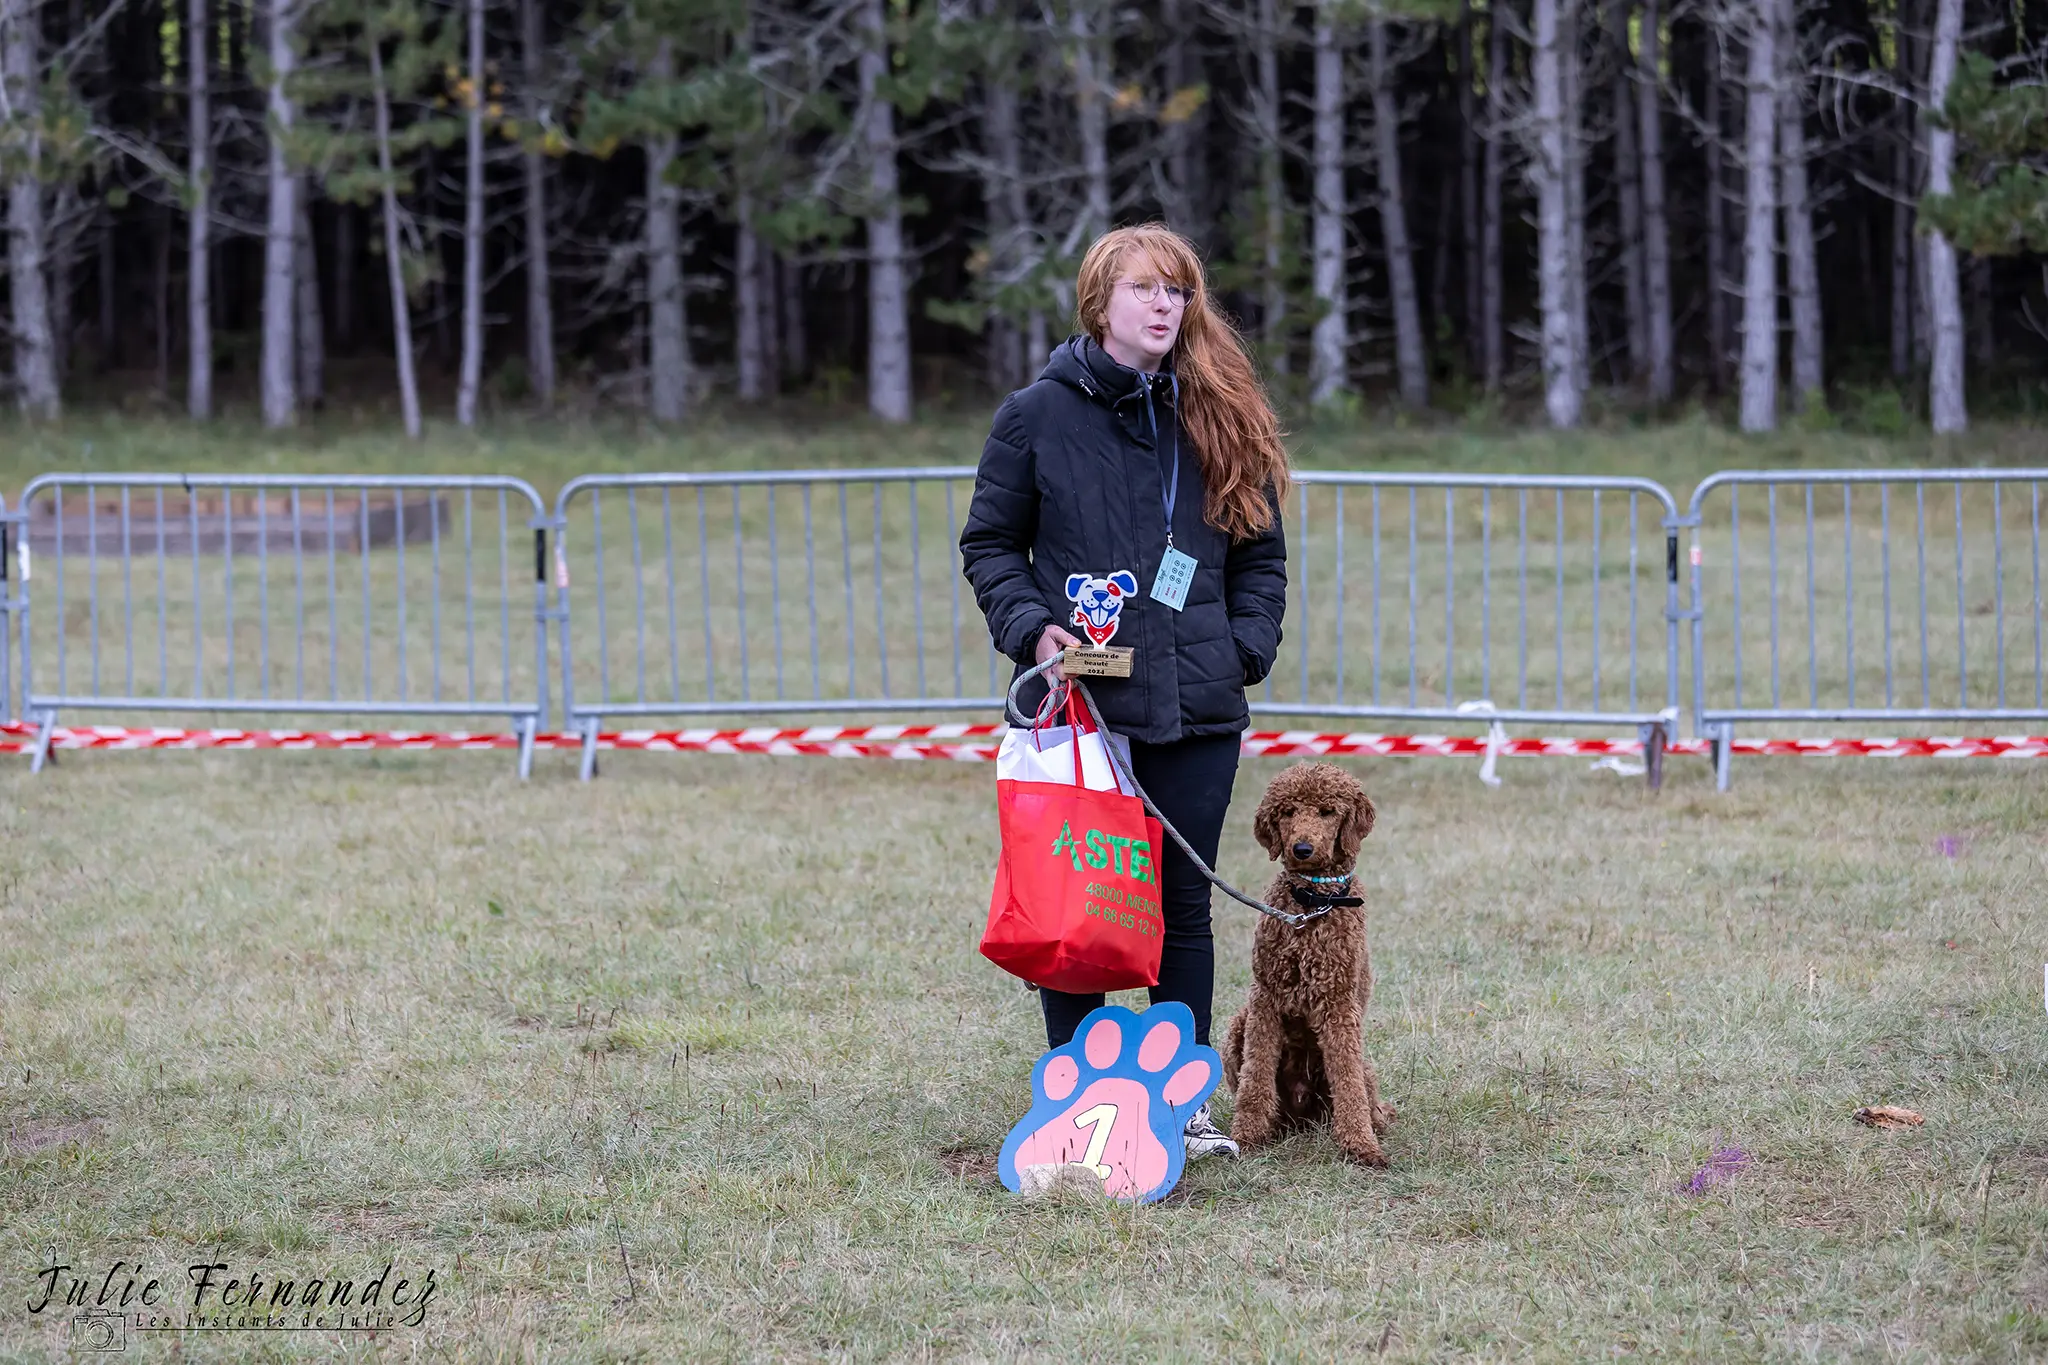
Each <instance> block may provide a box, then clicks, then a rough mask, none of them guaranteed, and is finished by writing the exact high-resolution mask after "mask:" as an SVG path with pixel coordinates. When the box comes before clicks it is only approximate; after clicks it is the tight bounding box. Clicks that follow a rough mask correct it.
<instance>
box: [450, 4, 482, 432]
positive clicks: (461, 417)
mask: <svg viewBox="0 0 2048 1365" xmlns="http://www.w3.org/2000/svg"><path fill="white" fill-rule="evenodd" d="M467 9H468V11H469V120H468V123H469V127H468V133H469V142H468V147H467V151H468V156H467V158H466V159H465V162H464V165H463V181H462V374H461V378H460V379H459V381H458V382H457V385H456V389H455V420H456V422H457V423H458V424H459V425H462V426H465V427H473V426H475V425H476V404H477V391H478V390H479V389H481V388H482V387H483V378H484V104H485V102H486V101H487V100H488V98H489V85H488V82H489V80H490V76H489V73H487V72H486V71H485V70H484V0H467Z"/></svg>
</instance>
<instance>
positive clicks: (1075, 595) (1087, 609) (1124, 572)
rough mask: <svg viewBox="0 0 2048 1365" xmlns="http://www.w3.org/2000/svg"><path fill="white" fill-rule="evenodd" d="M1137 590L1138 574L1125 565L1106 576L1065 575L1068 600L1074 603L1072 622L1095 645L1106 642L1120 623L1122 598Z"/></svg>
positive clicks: (1101, 644)
mask: <svg viewBox="0 0 2048 1365" xmlns="http://www.w3.org/2000/svg"><path fill="white" fill-rule="evenodd" d="M1137 594H1138V578H1137V575H1136V574H1133V573H1132V572H1130V570H1128V569H1118V570H1117V571H1116V572H1114V573H1112V574H1110V575H1109V576H1108V577H1106V578H1092V577H1090V576H1089V575H1087V574H1084V573H1076V574H1068V575H1067V600H1068V601H1070V602H1072V603H1073V604H1074V624H1075V625H1077V626H1079V627H1080V628H1081V633H1082V634H1084V635H1086V636H1087V637H1088V643H1089V644H1091V645H1093V646H1094V647H1095V648H1097V649H1101V648H1102V647H1103V646H1104V645H1107V644H1108V643H1109V642H1110V640H1111V639H1113V638H1114V637H1115V635H1116V629H1117V627H1118V626H1119V625H1121V624H1123V612H1124V599H1125V598H1126V597H1135V596H1137Z"/></svg>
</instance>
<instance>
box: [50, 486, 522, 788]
mask: <svg viewBox="0 0 2048 1365" xmlns="http://www.w3.org/2000/svg"><path fill="white" fill-rule="evenodd" d="M13 525H14V528H15V534H16V536H17V537H18V544H19V546H20V547H21V550H22V554H21V568H22V573H21V578H22V580H23V581H22V584H21V588H22V595H21V600H20V602H19V604H18V613H17V619H18V620H19V623H20V624H19V627H18V629H19V640H20V648H19V652H18V663H19V666H20V675H21V694H22V711H23V717H24V719H25V720H27V721H28V722H29V723H30V724H32V725H34V726H36V727H37V744H36V750H35V758H34V766H35V767H36V768H38V769H39V768H41V766H42V764H43V762H44V761H45V760H46V758H47V757H48V754H49V741H50V736H51V732H52V731H53V729H54V728H55V725H56V715H57V712H58V711H60V710H70V709H91V710H96V711H124V712H145V713H146V712H161V711H232V712H260V713H268V714H273V715H280V716H294V715H295V716H335V715H377V716H420V717H427V716H433V717H444V716H466V715H478V716H491V715H496V716H506V717H509V718H510V719H511V721H512V724H513V726H514V728H515V730H516V731H517V733H518V735H519V771H520V775H521V776H522V777H523V776H525V775H526V774H527V773H528V772H529V771H530V769H531V764H532V746H533V737H534V735H535V733H536V732H537V730H538V729H539V728H540V727H541V726H542V725H543V724H545V723H546V719H547V714H548V694H547V687H548V677H547V643H546V622H547V619H548V617H549V612H548V600H547V582H546V576H545V568H546V562H547V547H546V528H547V526H548V521H547V518H546V509H545V506H544V504H543V503H542V502H541V499H540V495H539V494H538V493H536V492H535V491H534V490H533V488H532V486H531V485H529V484H527V483H525V482H524V481H523V480H520V479H514V478H504V477H498V476H475V477H464V476H449V477H436V476H349V477H340V476H337V477H321V476H305V475H282V476H265V475H179V474H55V475H46V476H44V477H42V478H39V479H36V480H35V481H34V482H32V483H30V484H29V486H28V488H27V489H26V490H25V491H24V492H23V494H22V499H21V511H20V514H19V516H18V517H17V518H16V519H15V521H14V522H13ZM524 534H531V535H532V536H533V537H534V548H533V551H532V555H533V557H532V558H531V559H529V558H528V557H527V552H526V551H525V550H523V549H521V548H520V547H519V545H518V544H517V543H516V542H517V541H518V540H519V538H520V537H521V536H522V535H524ZM522 564H531V565H532V567H533V573H534V586H533V592H534V596H533V599H532V603H531V606H530V608H528V609H522V610H519V611H515V610H514V604H513V598H514V595H515V591H516V590H515V587H514V583H515V579H516V578H518V577H520V576H521V575H520V574H519V568H518V566H520V565H522ZM274 565H278V566H281V567H279V568H278V569H277V570H276V572H273V566H274ZM31 566H33V574H32V575H31ZM138 578H140V579H141V580H142V581H141V583H140V584H139V585H138V583H137V581H136V580H137V579H138ZM138 587H139V588H140V591H139V592H138ZM32 606H41V607H43V608H44V610H43V611H41V612H35V611H33V610H32ZM515 616H516V617H517V618H518V619H519V622H520V625H519V626H515V625H514V618H515ZM138 625H139V626H140V628H141V629H142V631H143V632H144V633H145V635H144V640H143V643H142V647H141V648H140V649H138V647H137V638H136V636H137V629H138ZM529 630H530V632H531V637H532V638H531V640H530V641H528V640H527V639H525V638H523V637H524V636H525V635H526V634H527V633H528V631H529ZM151 635H153V636H154V639H153V640H152V639H150V638H148V637H149V636H151ZM274 642H275V645H276V647H275V648H273V643H274ZM152 645H153V646H154V648H153V649H152V648H151V646H152ZM152 655H153V658H152V657H151V656H152ZM152 664H153V665H154V667H152V666H151V665H152ZM38 666H40V667H42V668H44V669H46V670H47V672H46V673H44V674H42V675H39V674H38V672H37V668H38ZM79 674H82V675H83V676H77V675H79Z"/></svg>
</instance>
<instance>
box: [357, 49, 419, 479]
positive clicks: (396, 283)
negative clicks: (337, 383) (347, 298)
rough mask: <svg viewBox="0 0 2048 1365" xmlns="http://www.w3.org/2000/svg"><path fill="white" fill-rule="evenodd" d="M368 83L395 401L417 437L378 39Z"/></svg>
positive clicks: (409, 317) (387, 98) (388, 110)
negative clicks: (388, 289)
mask: <svg viewBox="0 0 2048 1365" xmlns="http://www.w3.org/2000/svg"><path fill="white" fill-rule="evenodd" d="M369 48H370V87H371V96H372V103H373V104H374V106H375V115H376V120H377V178H378V179H379V180H380V181H381V182H382V183H383V189H382V198H383V201H384V273H385V277H386V278H387V280H388V281H389V283H390V286H391V350H392V353H393V355H395V356H396V357H397V359H398V402H399V407H400V409H401V410H402V411H403V413H404V415H405V434H406V435H407V436H409V437H411V438H412V439H413V440H415V441H417V440H418V439H419V438H420V386H419V380H418V377H417V376H416V375H415V374H414V373H413V361H412V308H411V305H410V302H409V301H408V300H407V298H406V293H405V249H404V245H403V243H402V242H401V241H400V239H399V232H398V178H397V177H396V176H395V175H393V174H392V172H391V96H390V92H389V91H387V90H386V89H385V88H384V58H383V54H382V52H381V50H380V40H379V39H378V38H377V37H375V36H372V38H371V40H370V43H369Z"/></svg>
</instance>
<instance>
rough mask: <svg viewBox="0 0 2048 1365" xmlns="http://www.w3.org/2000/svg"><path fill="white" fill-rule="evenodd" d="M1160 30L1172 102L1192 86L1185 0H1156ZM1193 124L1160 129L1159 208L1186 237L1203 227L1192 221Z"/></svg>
mask: <svg viewBox="0 0 2048 1365" xmlns="http://www.w3.org/2000/svg"><path fill="white" fill-rule="evenodd" d="M1159 27H1160V29H1161V33H1162V41H1163V42H1164V44H1165V47H1166V52H1165V61H1164V66H1165V68H1166V70H1165V81H1164V84H1165V88H1166V89H1165V94H1166V99H1167V100H1168V101H1171V100H1173V99H1174V98H1175V97H1176V96H1177V95H1178V94H1179V93H1180V91H1181V90H1182V89H1183V88H1185V87H1186V86H1188V85H1190V84H1192V82H1190V81H1189V80H1188V71H1189V67H1190V65H1191V63H1190V62H1189V59H1188V28H1189V24H1188V17H1187V10H1186V6H1185V4H1184V0H1159ZM1193 134H1194V122H1193V119H1192V118H1191V117H1189V118H1181V119H1178V120H1173V121H1166V122H1165V123H1164V126H1163V127H1162V128H1161V129H1160V141H1162V142H1163V143H1165V144H1166V145H1165V147H1164V149H1163V150H1164V151H1165V154H1166V156H1165V160H1166V184H1165V185H1164V186H1163V187H1162V188H1161V193H1160V196H1159V199H1160V203H1159V207H1160V210H1161V212H1162V213H1163V214H1164V215H1165V218H1166V221H1167V223H1168V224H1169V225H1170V226H1172V227H1173V228H1174V229H1175V230H1176V231H1178V232H1181V233H1184V234H1186V235H1187V236H1189V237H1197V238H1198V237H1200V236H1202V235H1203V233H1202V225H1201V224H1198V223H1197V222H1196V221H1195V208H1194V192H1193V191H1194V178H1195V172H1194V165H1195V152H1194V137H1193Z"/></svg>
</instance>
